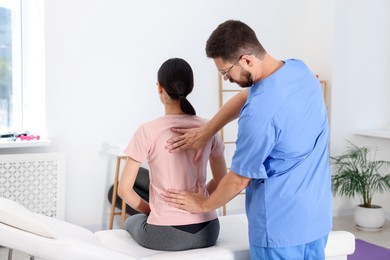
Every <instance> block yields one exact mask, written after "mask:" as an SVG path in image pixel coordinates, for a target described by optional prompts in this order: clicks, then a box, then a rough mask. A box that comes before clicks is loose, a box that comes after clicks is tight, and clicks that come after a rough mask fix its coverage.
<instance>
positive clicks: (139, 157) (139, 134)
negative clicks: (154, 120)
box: [124, 125, 151, 162]
mask: <svg viewBox="0 0 390 260" xmlns="http://www.w3.org/2000/svg"><path fill="white" fill-rule="evenodd" d="M150 147H151V137H150V135H149V134H148V132H147V129H146V128H145V126H144V125H141V126H140V127H138V129H137V130H136V132H135V133H134V135H133V137H132V138H131V140H130V142H129V144H128V145H127V147H126V149H125V151H124V153H125V154H126V155H127V156H129V157H131V158H132V159H134V160H136V161H138V162H143V161H145V160H146V158H147V157H148V154H149V151H150Z"/></svg>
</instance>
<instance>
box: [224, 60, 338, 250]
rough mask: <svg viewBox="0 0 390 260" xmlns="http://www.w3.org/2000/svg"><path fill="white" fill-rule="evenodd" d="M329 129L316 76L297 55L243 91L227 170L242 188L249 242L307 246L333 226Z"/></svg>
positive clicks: (276, 245) (263, 244) (260, 244)
mask: <svg viewBox="0 0 390 260" xmlns="http://www.w3.org/2000/svg"><path fill="white" fill-rule="evenodd" d="M328 138H329V127H328V119H327V112H326V107H325V104H324V98H323V93H322V88H321V85H320V82H319V80H318V79H317V78H316V77H315V75H314V74H313V73H312V72H311V71H310V70H309V69H308V67H307V66H306V65H305V64H304V63H303V62H302V61H300V60H294V59H291V60H287V61H286V62H285V64H284V65H283V67H281V68H280V69H279V70H278V71H276V72H275V73H273V74H272V75H270V76H269V77H267V78H265V79H263V80H261V81H260V82H258V83H256V84H255V85H253V86H252V87H251V88H250V89H249V94H248V99H247V101H246V103H245V105H244V106H243V108H242V110H241V113H240V117H239V120H238V137H237V142H236V151H235V153H234V156H233V160H232V166H231V170H232V171H233V172H235V173H237V174H239V175H242V176H245V177H248V178H251V179H252V180H251V182H250V184H249V186H248V187H247V189H246V211H247V216H248V223H249V241H250V243H251V244H252V245H255V246H258V247H289V246H296V245H301V244H306V243H309V242H311V241H314V240H316V239H319V238H321V237H323V236H325V235H327V234H328V233H329V231H330V230H331V226H332V193H331V175H330V169H329V154H328Z"/></svg>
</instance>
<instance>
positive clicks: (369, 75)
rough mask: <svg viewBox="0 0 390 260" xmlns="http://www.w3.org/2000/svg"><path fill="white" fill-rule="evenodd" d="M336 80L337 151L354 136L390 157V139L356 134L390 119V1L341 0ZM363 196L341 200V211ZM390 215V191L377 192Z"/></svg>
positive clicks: (334, 139)
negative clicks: (355, 133) (384, 192)
mask: <svg viewBox="0 0 390 260" xmlns="http://www.w3.org/2000/svg"><path fill="white" fill-rule="evenodd" d="M335 7H336V8H335V10H336V12H335V25H336V26H335V35H334V39H335V43H334V66H333V84H332V120H331V152H332V154H334V155H336V154H339V153H341V152H342V151H343V149H344V148H345V147H346V141H345V140H350V141H352V142H354V143H355V144H358V145H368V146H373V147H375V146H377V147H378V149H379V150H378V154H377V158H378V159H384V160H390V140H388V139H379V138H371V137H362V136H358V135H354V132H355V131H357V130H361V129H379V128H387V127H388V125H389V123H390V103H389V98H390V13H389V10H390V2H389V1H387V0H376V1H368V0H357V1H356V0H347V1H336V5H335ZM357 202H359V200H358V199H355V200H348V199H339V198H337V199H336V200H335V205H334V210H335V213H340V214H343V212H344V213H345V212H351V211H352V209H353V208H354V206H355V205H356V203H357ZM373 203H374V204H379V205H382V206H383V207H384V209H385V211H386V213H387V217H388V218H390V194H389V193H386V194H378V195H375V196H374V201H373Z"/></svg>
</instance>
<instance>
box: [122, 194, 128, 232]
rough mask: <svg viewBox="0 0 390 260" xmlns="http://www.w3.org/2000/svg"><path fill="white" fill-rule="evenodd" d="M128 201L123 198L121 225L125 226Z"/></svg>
mask: <svg viewBox="0 0 390 260" xmlns="http://www.w3.org/2000/svg"><path fill="white" fill-rule="evenodd" d="M126 205H127V204H126V202H125V201H124V200H122V212H121V227H122V228H123V227H124V225H125V220H126Z"/></svg>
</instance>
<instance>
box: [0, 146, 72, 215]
mask: <svg viewBox="0 0 390 260" xmlns="http://www.w3.org/2000/svg"><path fill="white" fill-rule="evenodd" d="M64 161H65V160H64V156H63V154H59V153H36V154H12V155H0V196H1V197H3V198H7V199H11V200H13V201H16V202H18V203H20V204H21V205H23V206H25V207H26V208H28V209H30V210H31V211H33V212H35V213H39V214H43V215H46V216H49V217H55V218H59V219H64V212H65V211H64V210H65V196H64V195H65V194H64V191H65V170H64Z"/></svg>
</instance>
